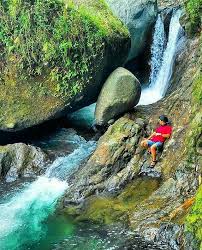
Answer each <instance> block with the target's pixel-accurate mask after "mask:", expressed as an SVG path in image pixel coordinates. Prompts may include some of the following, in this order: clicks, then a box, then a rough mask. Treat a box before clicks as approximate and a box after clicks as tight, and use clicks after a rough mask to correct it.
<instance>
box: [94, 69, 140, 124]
mask: <svg viewBox="0 0 202 250" xmlns="http://www.w3.org/2000/svg"><path fill="white" fill-rule="evenodd" d="M140 95H141V85H140V83H139V81H138V79H137V78H136V77H135V76H134V75H133V74H132V73H131V72H130V71H128V70H126V69H124V68H121V67H119V68H117V69H116V70H115V71H114V72H113V73H112V74H111V75H110V76H109V77H108V79H107V81H106V82H105V84H104V86H103V88H102V90H101V92H100V95H99V97H98V101H97V104H96V109H95V124H96V125H105V124H106V123H107V122H108V121H109V120H111V119H113V118H114V117H116V116H118V115H119V114H122V113H124V112H126V111H128V110H130V109H132V108H133V107H134V106H135V105H136V104H137V103H138V102H139V99H140Z"/></svg>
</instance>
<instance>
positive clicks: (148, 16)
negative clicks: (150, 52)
mask: <svg viewBox="0 0 202 250" xmlns="http://www.w3.org/2000/svg"><path fill="white" fill-rule="evenodd" d="M106 2H107V3H108V4H109V6H110V8H111V9H112V11H113V12H114V14H115V15H116V16H118V17H119V18H120V19H121V20H122V21H123V23H124V24H125V25H126V26H127V27H128V29H129V31H130V34H131V50H130V53H129V56H128V60H131V59H133V58H134V57H136V56H138V55H139V54H140V53H141V51H142V50H143V49H144V47H145V43H146V39H147V36H148V33H149V31H150V30H151V28H152V25H153V23H154V22H155V19H156V15H157V11H158V8H157V1H156V0H128V1H125V0H119V1H117V0H106Z"/></svg>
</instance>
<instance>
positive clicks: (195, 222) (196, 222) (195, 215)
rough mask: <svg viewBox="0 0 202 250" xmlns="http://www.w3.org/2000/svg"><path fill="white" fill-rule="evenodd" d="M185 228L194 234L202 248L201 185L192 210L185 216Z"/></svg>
mask: <svg viewBox="0 0 202 250" xmlns="http://www.w3.org/2000/svg"><path fill="white" fill-rule="evenodd" d="M186 230H187V231H189V232H191V233H192V234H193V235H194V238H195V239H197V241H198V243H199V244H200V249H202V185H201V186H200V187H199V190H198V193H197V195H196V201H195V203H194V205H193V207H192V211H191V213H190V214H189V215H188V216H187V219H186Z"/></svg>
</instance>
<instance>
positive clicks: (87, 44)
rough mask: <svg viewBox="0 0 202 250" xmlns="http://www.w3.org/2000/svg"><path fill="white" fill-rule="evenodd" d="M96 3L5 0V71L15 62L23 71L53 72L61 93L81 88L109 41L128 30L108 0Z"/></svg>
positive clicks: (0, 68)
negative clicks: (111, 9) (90, 4)
mask: <svg viewBox="0 0 202 250" xmlns="http://www.w3.org/2000/svg"><path fill="white" fill-rule="evenodd" d="M95 2H96V4H95V3H94V5H93V4H92V6H87V4H86V3H85V4H80V5H75V4H74V3H73V1H70V0H68V1H66V2H64V1H59V0H32V1H30V0H8V1H1V3H0V56H1V64H0V73H2V75H6V72H5V68H6V67H5V66H6V64H9V62H10V61H15V62H16V65H17V68H18V71H19V72H22V71H25V72H26V74H27V75H29V76H40V75H42V74H44V73H46V74H48V75H50V79H49V80H50V81H52V82H54V83H55V92H56V95H61V96H66V95H67V94H68V95H69V94H70V95H71V94H75V93H78V92H79V91H80V90H81V88H82V86H83V85H85V83H86V82H87V81H89V79H86V75H87V74H88V75H90V73H91V71H92V68H93V66H94V65H93V62H94V61H95V60H96V58H97V57H98V55H99V56H100V55H102V54H103V53H104V46H105V40H106V39H108V38H109V37H110V36H111V35H112V34H113V35H114V34H115V33H116V35H120V36H121V35H126V34H127V35H128V33H127V31H126V29H125V28H124V26H123V25H122V24H121V23H120V22H119V21H118V20H117V19H116V18H115V17H113V15H112V14H111V12H110V11H109V9H108V8H107V6H106V5H105V3H104V2H103V0H97V1H95ZM100 8H103V9H100ZM110 22H111V23H110ZM19 75H20V74H19ZM21 76H22V74H21Z"/></svg>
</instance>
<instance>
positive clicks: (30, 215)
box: [0, 135, 96, 250]
mask: <svg viewBox="0 0 202 250" xmlns="http://www.w3.org/2000/svg"><path fill="white" fill-rule="evenodd" d="M75 136H76V135H75ZM76 141H77V144H79V147H78V148H77V149H76V150H75V151H74V152H73V153H71V154H69V155H68V156H64V157H60V158H58V159H56V160H55V161H54V162H53V164H52V165H51V166H50V167H49V168H48V170H47V171H46V173H45V175H44V176H41V177H39V178H38V179H37V180H36V181H34V182H33V183H32V184H30V185H29V186H28V187H27V188H25V189H24V190H23V191H22V192H20V193H18V194H17V195H15V196H14V197H13V198H11V199H10V201H9V202H7V203H4V204H0V211H1V212H0V222H1V226H0V249H1V250H8V249H9V250H14V249H23V248H26V244H28V243H29V244H30V243H33V242H35V241H38V240H39V239H40V238H42V237H43V236H44V235H45V234H46V230H45V225H44V223H43V222H44V221H45V220H46V219H47V218H48V216H49V215H50V214H52V213H53V212H54V210H55V207H56V204H57V201H58V199H59V198H60V197H61V196H62V195H63V194H64V192H65V190H66V189H67V188H68V184H67V182H65V181H62V180H64V179H65V178H67V175H68V174H69V173H70V171H72V169H73V168H75V167H77V166H78V165H79V164H80V163H81V162H82V161H83V160H84V159H85V158H87V157H88V156H89V155H90V153H92V151H93V150H94V149H95V145H96V143H95V142H92V141H89V142H87V141H86V140H85V139H83V138H82V137H79V136H78V135H77V138H76Z"/></svg>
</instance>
